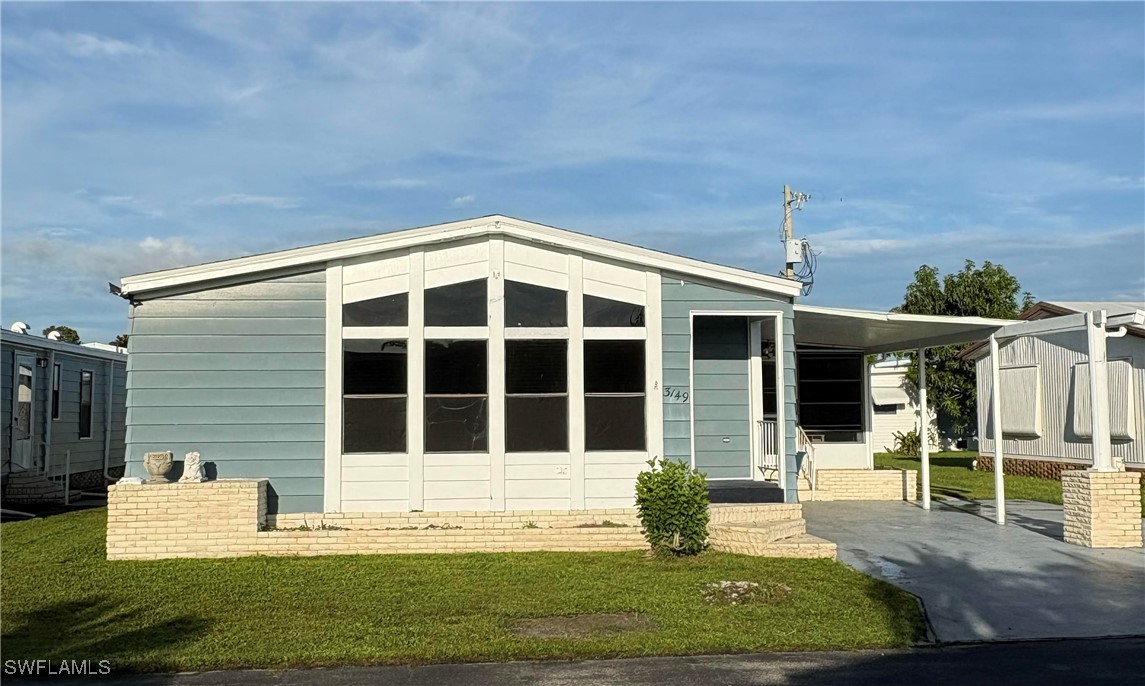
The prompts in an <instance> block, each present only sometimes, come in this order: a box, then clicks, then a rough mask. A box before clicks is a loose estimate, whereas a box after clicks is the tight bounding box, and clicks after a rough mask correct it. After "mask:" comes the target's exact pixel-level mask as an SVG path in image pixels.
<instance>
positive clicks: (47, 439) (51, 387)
mask: <svg viewBox="0 0 1145 686" xmlns="http://www.w3.org/2000/svg"><path fill="white" fill-rule="evenodd" d="M55 383H56V351H55V350H49V351H48V392H47V393H45V394H44V398H45V399H46V402H45V403H44V407H46V408H47V411H46V412H44V415H43V416H44V465H43V466H44V478H45V479H46V478H48V462H49V460H50V459H51V457H52V424H53V423H54V421H55V420H54V419H53V417H52V399H53V397H54V396H55ZM60 385H61V386H62V385H63V379H60Z"/></svg>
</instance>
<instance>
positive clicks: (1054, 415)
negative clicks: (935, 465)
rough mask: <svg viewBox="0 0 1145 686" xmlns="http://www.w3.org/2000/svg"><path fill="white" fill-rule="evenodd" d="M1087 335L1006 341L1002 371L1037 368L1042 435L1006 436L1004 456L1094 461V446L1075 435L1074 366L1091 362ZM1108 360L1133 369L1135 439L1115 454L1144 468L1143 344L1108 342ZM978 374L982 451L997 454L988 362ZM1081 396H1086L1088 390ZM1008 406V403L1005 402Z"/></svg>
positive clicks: (1118, 444) (1128, 339)
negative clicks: (1126, 363) (1125, 362)
mask: <svg viewBox="0 0 1145 686" xmlns="http://www.w3.org/2000/svg"><path fill="white" fill-rule="evenodd" d="M1086 345H1087V344H1086V337H1085V332H1084V331H1068V332H1062V333H1055V334H1046V335H1042V336H1026V337H1021V338H1017V339H1013V340H1009V341H1005V342H1003V343H1002V344H1001V345H1000V347H999V351H998V354H999V357H1000V358H1001V365H1002V367H1003V368H1005V367H1010V366H1019V365H1030V364H1036V365H1038V367H1039V373H1040V375H1041V387H1042V395H1041V412H1042V416H1041V435H1040V436H1038V437H1036V438H1033V437H1029V438H1027V437H1021V438H1018V437H1009V436H1007V437H1005V438H1004V439H1003V442H1002V454H1003V456H1005V457H1028V458H1033V459H1048V460H1053V459H1065V460H1080V461H1083V462H1092V461H1093V445H1092V443H1091V442H1090V439H1089V438H1088V437H1086V438H1082V437H1079V436H1077V435H1075V434H1074V432H1073V420H1072V419H1073V402H1074V401H1073V399H1074V397H1075V393H1076V392H1077V389H1075V388H1074V387H1073V373H1072V370H1073V366H1074V365H1076V364H1078V363H1085V362H1086V361H1087V360H1088V354H1087V352H1086V350H1087V349H1086ZM1107 356H1108V358H1109V359H1111V360H1112V359H1125V358H1129V359H1130V360H1131V364H1132V368H1133V369H1132V386H1133V388H1132V389H1131V392H1132V393H1133V412H1134V416H1135V420H1136V422H1135V423H1136V436H1135V438H1134V440H1132V441H1124V440H1116V439H1115V440H1114V441H1113V446H1112V447H1113V455H1114V457H1116V458H1120V459H1123V460H1125V461H1126V463H1128V464H1131V465H1135V466H1140V465H1143V464H1145V339H1143V338H1140V337H1136V336H1125V337H1123V338H1111V339H1109V340H1108V346H1107ZM977 372H978V398H979V402H978V426H980V427H983V429H982V436H981V440H980V449H981V451H982V452H983V453H990V454H992V453H993V452H994V424H993V419H992V411H993V410H992V408H993V404H992V398H991V393H992V390H993V389H992V386H993V384H992V382H991V372H990V357H989V355H987V356H984V357H982V358H980V359H978V361H977ZM1081 392H1083V393H1088V392H1089V391H1088V389H1082V390H1081ZM1002 402H1003V403H1005V402H1006V399H1005V398H1003V399H1002Z"/></svg>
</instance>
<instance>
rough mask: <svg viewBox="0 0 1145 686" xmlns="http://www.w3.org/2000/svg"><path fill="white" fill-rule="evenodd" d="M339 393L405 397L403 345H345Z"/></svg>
mask: <svg viewBox="0 0 1145 686" xmlns="http://www.w3.org/2000/svg"><path fill="white" fill-rule="evenodd" d="M343 345H344V347H345V352H344V353H343V355H342V392H343V393H344V394H346V395H380V394H387V395H405V393H406V360H407V359H408V357H409V355H408V354H407V349H406V342H405V341H345V342H344V343H343Z"/></svg>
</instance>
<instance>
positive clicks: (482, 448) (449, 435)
mask: <svg viewBox="0 0 1145 686" xmlns="http://www.w3.org/2000/svg"><path fill="white" fill-rule="evenodd" d="M481 302H482V303H484V302H485V299H484V298H482V301H481ZM488 366H489V365H488V343H487V341H426V342H425V450H426V452H429V453H475V452H476V453H483V452H486V451H487V450H488V449H489V372H488Z"/></svg>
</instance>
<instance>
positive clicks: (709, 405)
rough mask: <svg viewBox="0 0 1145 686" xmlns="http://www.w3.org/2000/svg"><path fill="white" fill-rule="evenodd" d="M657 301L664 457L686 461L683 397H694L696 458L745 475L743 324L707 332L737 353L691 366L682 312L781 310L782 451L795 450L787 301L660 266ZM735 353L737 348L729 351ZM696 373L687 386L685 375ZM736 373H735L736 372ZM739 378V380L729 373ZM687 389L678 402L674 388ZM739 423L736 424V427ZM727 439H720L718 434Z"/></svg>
mask: <svg viewBox="0 0 1145 686" xmlns="http://www.w3.org/2000/svg"><path fill="white" fill-rule="evenodd" d="M661 294H662V295H661V300H662V303H663V319H662V321H663V364H664V388H665V389H666V390H668V389H670V390H672V394H671V396H665V397H664V399H663V401H664V454H665V457H667V458H669V459H677V460H684V461H691V459H692V435H691V421H692V417H691V413H692V410H691V407H690V406H691V404H692V403H695V420H696V440H695V444H696V465H697V467H699V468H700V469H701V470H702V471H705V472H706V473H707V474H708V476H709V478H751V471H750V469H751V467H750V445H749V443H747V441H749V440H750V431H751V424H750V417H751V410H750V397H749V391H748V357H749V355H750V351H749V350H748V339H747V335H748V329H747V327H746V325H745V326H743V327H742V328H743V331H742V341H741V340H740V337H739V335H738V334H736V333H734V330H732V329H728V330H727V331H724V332H723V333H719V334H715V337H714V338H713V339H712V341H711V342H712V344H714V345H717V346H720V345H722V346H727V350H725V352H728V351H733V350H734V351H740V352H742V354H743V359H742V360H738V359H720V360H715V359H712V360H697V365H696V368H695V370H692V369H691V365H690V354H691V348H692V340H691V338H692V332H691V328H690V327H691V320H690V316H691V315H692V314H693V313H695V314H702V313H703V312H727V311H740V310H742V311H761V310H766V311H776V312H779V313H781V315H782V337H783V343H782V348H783V360H782V363H783V367H784V370H783V377H784V383H783V399H784V418H785V427H786V428H785V436H786V452H787V454H788V455H793V454H794V452H795V423H796V417H795V411H796V409H795V329H794V314H793V311H792V306H791V303H790V302H789V301H787V300H785V299H783V298H782V296H772V297H769V296H766V295H763V294H758V293H747V292H743V291H739V290H735V289H732V288H728V287H722V286H714V285H710V284H706V283H699V282H697V281H696V280H694V279H692V278H689V277H683V276H675V275H671V274H665V275H664V276H663V277H662V279H661ZM737 356H738V355H737ZM693 372H694V374H695V376H696V380H695V383H696V388H695V389H693V388H692V379H691V378H690V375H691V374H692V373H693ZM740 377H741V378H740ZM737 379H739V380H737ZM677 389H678V390H679V391H680V393H681V394H682V393H683V392H685V391H687V392H688V394H689V402H687V403H684V402H680V401H679V400H678V399H677V398H676V394H675V390H677ZM738 427H742V429H740V428H738ZM725 436H726V437H728V438H729V439H730V440H729V442H728V443H724V442H723V438H724V437H725Z"/></svg>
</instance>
